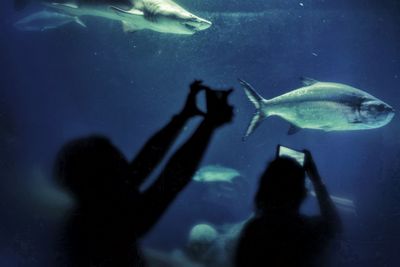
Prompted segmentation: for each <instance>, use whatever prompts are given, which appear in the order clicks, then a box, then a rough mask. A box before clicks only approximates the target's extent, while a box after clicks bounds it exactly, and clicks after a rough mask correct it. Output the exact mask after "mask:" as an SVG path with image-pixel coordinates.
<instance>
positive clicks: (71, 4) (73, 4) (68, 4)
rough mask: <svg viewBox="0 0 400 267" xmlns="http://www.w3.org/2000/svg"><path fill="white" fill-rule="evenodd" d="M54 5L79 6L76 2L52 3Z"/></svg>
mask: <svg viewBox="0 0 400 267" xmlns="http://www.w3.org/2000/svg"><path fill="white" fill-rule="evenodd" d="M51 5H53V6H63V7H69V8H75V9H76V8H79V7H78V5H77V4H75V3H51Z"/></svg>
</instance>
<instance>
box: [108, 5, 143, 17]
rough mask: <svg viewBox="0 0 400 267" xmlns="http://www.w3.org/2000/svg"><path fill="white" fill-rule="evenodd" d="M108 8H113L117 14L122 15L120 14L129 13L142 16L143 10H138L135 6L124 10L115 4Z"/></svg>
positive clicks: (125, 14) (128, 14)
mask: <svg viewBox="0 0 400 267" xmlns="http://www.w3.org/2000/svg"><path fill="white" fill-rule="evenodd" d="M110 9H111V10H113V11H114V12H115V13H117V14H118V15H122V16H130V15H136V16H144V13H143V11H140V10H139V9H136V8H132V9H129V10H124V9H122V8H119V7H116V6H110Z"/></svg>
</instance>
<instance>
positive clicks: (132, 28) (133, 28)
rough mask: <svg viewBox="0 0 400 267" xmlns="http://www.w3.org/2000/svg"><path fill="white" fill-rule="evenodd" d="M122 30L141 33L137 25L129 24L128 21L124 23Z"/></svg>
mask: <svg viewBox="0 0 400 267" xmlns="http://www.w3.org/2000/svg"><path fill="white" fill-rule="evenodd" d="M122 30H123V31H124V32H136V31H139V30H140V28H138V27H136V26H135V25H133V24H131V23H128V22H126V21H122Z"/></svg>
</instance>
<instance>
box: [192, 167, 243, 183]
mask: <svg viewBox="0 0 400 267" xmlns="http://www.w3.org/2000/svg"><path fill="white" fill-rule="evenodd" d="M239 176H240V173H239V172H238V171H237V170H235V169H232V168H228V167H224V166H221V165H208V166H204V167H202V168H200V169H199V170H198V171H197V172H196V173H195V175H194V176H193V180H194V181H196V182H204V183H211V182H227V183H232V181H233V180H234V179H235V178H236V177H239Z"/></svg>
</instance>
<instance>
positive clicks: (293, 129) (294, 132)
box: [287, 124, 301, 135]
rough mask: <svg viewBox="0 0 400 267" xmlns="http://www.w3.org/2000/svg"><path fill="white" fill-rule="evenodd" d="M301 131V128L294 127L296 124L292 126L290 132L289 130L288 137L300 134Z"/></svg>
mask: <svg viewBox="0 0 400 267" xmlns="http://www.w3.org/2000/svg"><path fill="white" fill-rule="evenodd" d="M299 131H301V128H300V127H298V126H296V125H294V124H290V127H289V130H288V133H287V134H288V135H294V134H296V133H298V132H299Z"/></svg>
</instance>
